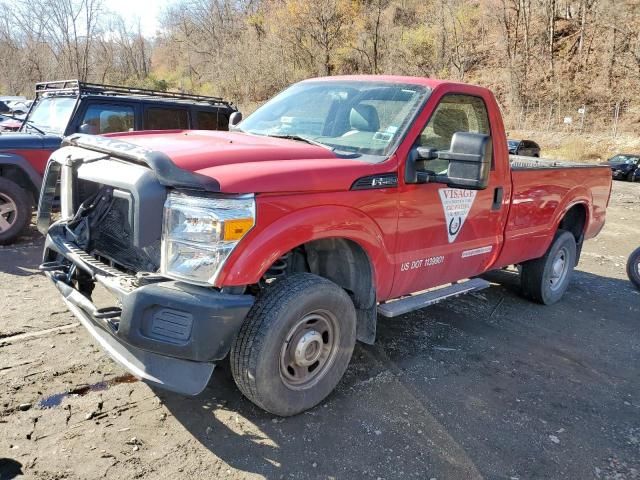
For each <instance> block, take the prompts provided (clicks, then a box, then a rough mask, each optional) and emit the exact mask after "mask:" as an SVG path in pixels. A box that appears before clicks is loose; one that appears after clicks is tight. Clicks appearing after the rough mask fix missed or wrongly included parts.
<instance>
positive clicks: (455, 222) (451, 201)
mask: <svg viewBox="0 0 640 480" xmlns="http://www.w3.org/2000/svg"><path fill="white" fill-rule="evenodd" d="M438 193H439V194H440V202H441V203H442V209H443V210H444V218H445V221H446V224H447V237H448V238H449V243H453V242H454V241H455V240H456V238H457V237H458V234H459V233H460V230H462V226H463V225H464V222H465V220H466V219H467V215H468V214H469V210H471V207H472V206H473V201H474V200H475V199H476V191H475V190H463V189H460V188H441V189H440V190H438Z"/></svg>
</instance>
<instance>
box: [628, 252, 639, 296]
mask: <svg viewBox="0 0 640 480" xmlns="http://www.w3.org/2000/svg"><path fill="white" fill-rule="evenodd" d="M627 275H628V276H629V280H631V282H632V283H633V284H634V285H635V286H636V288H637V289H638V290H640V247H638V248H636V249H635V250H634V251H633V252H632V253H631V255H629V260H627Z"/></svg>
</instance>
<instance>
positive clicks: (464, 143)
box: [438, 132, 493, 190]
mask: <svg viewBox="0 0 640 480" xmlns="http://www.w3.org/2000/svg"><path fill="white" fill-rule="evenodd" d="M492 153H493V149H492V143H491V137H490V136H489V135H484V134H481V133H470V132H457V133H454V134H453V138H452V139H451V148H450V149H449V151H448V152H442V153H440V154H438V158H440V159H442V160H448V161H449V168H448V170H447V184H448V185H449V186H450V187H456V188H466V189H469V190H484V189H485V188H487V186H488V184H489V173H490V171H491V158H492Z"/></svg>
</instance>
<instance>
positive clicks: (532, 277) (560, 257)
mask: <svg viewBox="0 0 640 480" xmlns="http://www.w3.org/2000/svg"><path fill="white" fill-rule="evenodd" d="M575 264H576V239H575V237H574V236H573V234H571V233H570V232H567V231H566V230H558V231H557V232H556V234H555V236H554V238H553V242H552V243H551V246H550V247H549V249H548V250H547V253H545V254H544V255H543V256H542V257H540V258H537V259H535V260H529V261H528V262H524V263H523V264H522V269H521V273H520V285H521V288H522V293H523V294H524V296H526V297H528V298H529V299H531V300H533V301H535V302H538V303H542V304H544V305H551V304H553V303H556V302H557V301H558V300H560V299H561V298H562V296H563V295H564V292H566V291H567V288H568V287H569V283H570V281H571V276H572V275H573V268H574V267H575Z"/></svg>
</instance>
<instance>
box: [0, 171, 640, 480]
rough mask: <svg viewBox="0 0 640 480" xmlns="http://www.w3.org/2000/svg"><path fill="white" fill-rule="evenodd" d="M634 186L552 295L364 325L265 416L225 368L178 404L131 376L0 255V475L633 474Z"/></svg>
mask: <svg viewBox="0 0 640 480" xmlns="http://www.w3.org/2000/svg"><path fill="white" fill-rule="evenodd" d="M639 245H640V184H630V183H622V182H616V183H615V187H614V193H613V196H612V201H611V207H610V208H609V214H608V220H607V225H606V227H605V229H604V231H603V232H602V234H601V235H600V236H599V237H598V239H597V240H595V241H590V242H588V243H587V244H586V245H585V249H584V253H583V257H582V262H581V263H580V265H579V267H578V271H577V272H576V275H575V277H574V281H573V284H572V286H571V287H570V288H569V291H568V292H567V295H566V296H565V298H564V300H563V301H562V302H560V303H559V304H557V305H554V306H551V307H543V306H540V305H534V304H532V303H528V302H527V301H525V300H523V299H522V298H521V297H520V296H519V294H518V280H517V277H515V276H514V275H513V274H510V273H508V272H504V273H500V275H498V276H496V277H495V278H494V280H496V281H499V282H500V283H499V284H498V283H496V284H495V285H494V286H492V287H491V288H489V289H487V290H484V291H482V292H480V293H478V294H474V295H470V296H467V297H460V298H458V299H455V300H451V301H448V302H446V303H442V304H440V305H437V306H435V307H432V308H429V309H426V310H423V311H419V312H414V313H412V314H408V315H405V316H403V317H400V318H397V319H394V320H388V319H383V318H381V319H380V322H379V334H378V343H377V344H376V345H375V346H373V347H367V346H362V345H359V346H357V348H356V351H355V354H354V358H353V361H352V363H351V365H350V367H349V369H348V371H347V374H346V376H345V378H344V379H343V380H342V382H341V383H340V385H339V387H338V388H337V390H336V391H335V392H334V393H333V394H332V395H331V396H330V397H329V398H328V399H327V400H326V401H325V402H324V403H322V404H321V405H319V406H318V407H316V408H314V409H313V410H311V411H308V412H306V413H304V414H302V415H299V416H297V417H293V418H287V419H281V418H276V417H273V416H272V415H269V414H267V413H265V412H263V411H261V410H259V409H258V408H256V407H254V406H253V405H252V404H251V403H249V402H248V401H247V400H245V399H244V398H243V397H242V396H241V395H240V393H239V392H238V391H237V390H236V388H235V387H234V384H233V381H232V379H231V375H230V373H229V369H228V368H224V367H222V368H219V369H217V370H216V372H215V373H214V378H213V380H212V382H211V385H210V386H209V387H208V388H207V390H205V392H204V393H203V394H201V395H200V396H198V397H194V398H184V397H181V396H178V395H174V394H171V393H167V392H163V391H156V390H154V389H151V388H149V387H148V386H147V385H146V384H144V383H141V382H138V381H135V379H133V378H131V377H129V376H127V375H126V374H125V372H124V371H123V370H122V369H121V368H120V367H118V366H117V365H116V364H114V363H113V362H112V361H111V360H110V359H109V358H108V357H107V356H106V355H105V354H104V353H103V352H102V351H101V350H100V349H99V348H97V346H96V345H94V343H93V342H92V341H91V338H90V336H89V335H88V334H87V333H86V332H85V331H84V329H83V328H82V327H80V326H79V325H78V324H77V322H76V321H75V320H74V318H73V317H72V316H71V315H70V314H69V313H68V312H67V311H66V309H65V308H64V306H63V304H62V302H61V301H60V300H59V299H58V294H57V292H56V291H55V289H54V287H53V286H52V285H50V284H49V283H48V282H47V280H46V279H45V278H44V277H43V276H42V275H40V274H39V273H38V272H37V270H36V268H37V265H38V260H39V257H40V252H41V248H42V241H41V239H40V238H39V236H38V234H37V233H36V232H35V231H32V232H30V234H29V236H27V237H25V238H23V239H22V241H21V242H20V243H19V244H17V245H14V246H11V247H0V479H2V480H4V479H8V478H14V477H20V475H24V476H25V477H27V478H40V479H62V478H69V479H76V478H83V479H84V478H86V479H94V478H101V477H104V478H110V479H111V478H115V479H130V478H143V479H151V478H189V479H200V478H233V479H238V478H268V479H272V478H276V479H277V478H303V479H305V478H324V479H330V478H336V479H337V478H346V479H353V478H365V479H366V478H370V479H374V480H375V479H395V478H417V479H434V478H435V479H439V480H442V479H470V478H487V479H509V480H510V479H530V478H544V479H550V478H557V479H559V478H562V479H565V478H568V479H587V478H601V479H604V478H610V479H637V478H640V368H639V367H640V328H639V327H640V292H638V291H636V290H634V289H633V288H632V286H631V283H630V282H629V281H628V280H627V278H626V275H625V271H624V265H625V262H626V258H627V256H628V255H629V253H630V252H631V251H632V250H633V249H634V248H635V247H637V246H639Z"/></svg>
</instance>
